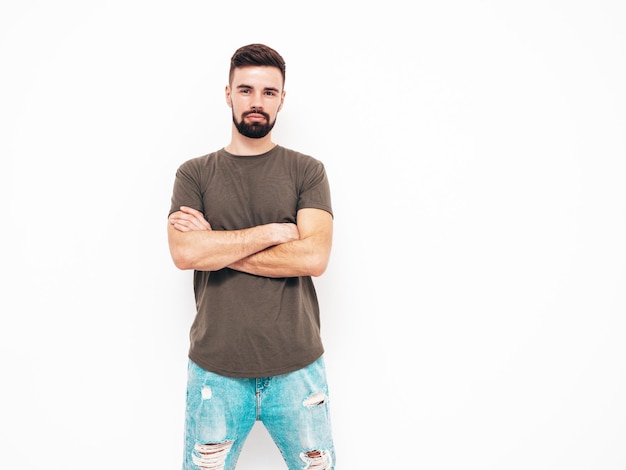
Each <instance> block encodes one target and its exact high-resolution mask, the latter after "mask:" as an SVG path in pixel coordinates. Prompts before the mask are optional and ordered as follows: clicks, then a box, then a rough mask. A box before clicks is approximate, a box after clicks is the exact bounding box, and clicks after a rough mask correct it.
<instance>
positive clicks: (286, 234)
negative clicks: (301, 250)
mask: <svg viewBox="0 0 626 470" xmlns="http://www.w3.org/2000/svg"><path fill="white" fill-rule="evenodd" d="M274 226H275V227H276V234H277V236H278V239H279V241H278V243H287V242H291V241H294V240H299V239H300V232H299V231H298V226H297V225H296V224H291V223H277V224H274Z"/></svg>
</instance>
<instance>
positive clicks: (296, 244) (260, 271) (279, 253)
mask: <svg viewBox="0 0 626 470" xmlns="http://www.w3.org/2000/svg"><path fill="white" fill-rule="evenodd" d="M320 238H321V237H310V238H306V239H304V240H295V241H291V242H288V243H283V244H280V245H275V246H272V247H270V248H267V249H265V250H263V251H259V252H257V253H254V254H251V255H249V256H247V257H245V258H242V259H240V260H238V261H236V262H234V263H231V264H230V265H229V266H228V267H229V268H232V269H235V270H237V271H243V272H246V273H248V274H255V275H257V276H265V277H297V276H321V275H322V274H323V273H324V271H325V270H326V267H327V266H328V260H329V258H330V240H321V239H320Z"/></svg>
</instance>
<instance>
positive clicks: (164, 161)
mask: <svg viewBox="0 0 626 470" xmlns="http://www.w3.org/2000/svg"><path fill="white" fill-rule="evenodd" d="M409 5H411V6H410V7H409ZM625 21H626V8H625V6H624V3H623V2H622V1H621V0H614V1H610V0H594V1H591V0H588V1H585V0H581V1H556V0H541V1H538V0H530V1H525V2H502V1H497V0H491V1H489V0H482V1H479V0H473V1H469V2H468V1H462V0H456V1H454V0H447V1H440V2H434V1H429V2H421V1H420V2H408V1H407V2H401V1H399V0H390V1H385V2H376V3H372V2H367V1H358V2H357V1H354V2H348V1H346V2H339V1H333V2H330V1H329V2H327V1H319V0H318V1H316V2H311V3H309V4H307V5H303V4H302V3H300V2H288V1H274V2H272V1H270V2H251V1H248V0H240V1H238V2H211V1H200V0H186V1H176V2H175V1H167V2H166V1H133V0H127V1H107V2H95V1H70V0H63V1H59V2H47V1H43V0H40V1H36V0H31V1H22V0H13V1H4V2H3V3H2V5H1V6H0V63H1V64H2V65H1V68H2V71H1V73H0V100H1V105H0V119H1V121H0V125H1V129H2V131H1V139H0V155H1V157H0V162H1V163H0V175H1V183H0V196H1V197H2V199H1V200H2V201H4V210H3V213H2V222H1V224H2V226H1V232H2V244H1V249H2V263H1V266H2V267H1V269H2V274H3V281H2V284H1V289H2V294H1V296H0V309H1V316H0V371H1V372H0V373H1V376H2V386H1V387H0V417H1V418H0V449H1V450H0V467H2V468H17V466H19V467H20V468H44V467H45V468H55V469H63V470H72V469H83V468H91V469H110V468H118V469H126V468H128V469H130V468H153V469H163V470H166V469H167V470H170V469H173V468H179V467H180V461H181V455H182V430H183V422H182V420H183V406H184V391H185V373H186V370H185V367H186V352H187V339H188V329H189V325H190V323H191V320H192V317H193V299H192V290H191V273H189V272H182V271H178V270H176V269H175V268H174V266H173V264H172V263H171V260H170V258H169V253H168V250H167V243H166V232H165V226H166V216H167V211H168V208H169V198H170V191H171V186H172V183H173V177H174V172H175V170H176V168H177V167H178V165H179V164H180V163H182V162H183V161H184V160H186V159H188V158H192V157H195V156H199V155H202V154H204V153H207V152H209V151H212V150H215V149H217V148H219V147H221V146H223V145H225V144H226V143H227V140H228V138H229V131H230V110H229V109H228V108H227V107H226V105H225V104H224V99H223V89H224V85H225V84H226V79H227V70H228V60H229V58H230V56H231V54H232V52H233V51H234V50H235V49H236V48H237V47H239V46H241V45H243V44H246V43H249V42H265V43H267V44H269V45H271V46H273V47H275V48H276V49H278V50H279V51H280V52H281V54H282V55H283V56H284V57H285V59H286V61H287V67H288V71H287V74H288V75H287V83H286V88H287V90H288V93H287V101H286V105H285V108H284V109H283V111H282V112H281V114H280V116H279V121H278V124H277V127H276V130H275V133H274V137H275V140H277V141H278V142H280V143H281V144H283V145H285V146H288V147H292V148H295V149H297V150H300V151H303V152H305V153H310V154H312V155H314V156H316V157H317V158H319V159H321V160H323V161H324V162H325V163H326V166H327V170H328V173H329V177H330V179H331V184H332V186H333V199H334V206H335V216H336V219H335V220H336V222H335V223H336V236H335V244H334V247H333V255H332V261H331V265H330V267H329V269H328V271H327V272H326V274H324V276H322V277H321V278H319V279H317V286H318V294H319V297H320V299H321V303H322V309H323V314H322V315H323V320H322V321H323V335H324V338H325V343H326V348H327V353H326V357H327V359H326V360H327V367H328V373H329V381H330V386H331V394H332V406H333V420H334V427H335V438H336V445H337V451H338V469H342V470H354V469H358V468H380V469H383V468H385V469H388V468H407V469H428V470H451V469H459V468H463V469H466V470H470V469H471V470H502V469H506V470H518V469H519V470H528V469H531V468H532V469H534V470H537V469H541V470H543V469H545V470H554V469H567V470H578V469H580V470H583V469H585V470H586V469H602V470H617V469H620V470H621V469H624V468H626V448H625V447H624V442H625V439H626V401H625V400H624V396H626V364H625V357H626V342H624V335H625V334H626V316H625V314H626V292H625V281H626V244H625V243H624V240H626V184H624V181H625V177H626V158H625V157H626V139H625V134H624V131H625V130H626V92H625V87H624V83H626V64H625V57H626V55H625V54H626V33H625V32H624V24H625ZM239 468H240V469H241V470H247V469H253V468H254V469H264V468H266V469H277V468H283V467H282V466H281V463H280V457H279V456H278V453H277V451H276V450H275V448H273V444H271V442H270V441H269V438H268V437H267V435H265V434H264V430H263V429H262V428H255V431H254V433H253V435H252V436H251V438H250V440H249V441H248V443H247V447H246V449H245V450H244V455H243V456H242V458H241V465H240V466H239Z"/></svg>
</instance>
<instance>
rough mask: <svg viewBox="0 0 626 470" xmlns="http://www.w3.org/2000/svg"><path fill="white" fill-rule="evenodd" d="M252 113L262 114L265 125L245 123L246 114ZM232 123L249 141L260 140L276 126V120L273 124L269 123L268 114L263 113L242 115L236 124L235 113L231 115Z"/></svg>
mask: <svg viewBox="0 0 626 470" xmlns="http://www.w3.org/2000/svg"><path fill="white" fill-rule="evenodd" d="M252 113H255V114H262V115H263V117H265V124H263V123H260V122H253V123H247V122H246V121H245V118H246V116H247V115H248V114H252ZM233 123H234V124H235V127H236V128H237V130H238V131H239V133H240V134H241V135H243V136H245V137H249V138H251V139H260V138H262V137H265V136H266V135H267V134H269V133H270V131H271V130H272V128H273V127H274V124H276V120H275V119H274V121H273V122H270V116H269V114H267V113H264V112H263V111H249V112H247V113H244V114H243V115H242V117H241V122H237V119H236V118H235V113H233Z"/></svg>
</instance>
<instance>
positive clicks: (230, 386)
mask: <svg viewBox="0 0 626 470" xmlns="http://www.w3.org/2000/svg"><path fill="white" fill-rule="evenodd" d="M256 420H259V421H261V422H262V423H263V425H264V426H265V428H266V429H267V430H268V432H269V434H270V435H271V437H272V439H273V440H274V442H275V443H276V445H277V446H278V448H279V450H280V452H281V454H282V456H283V458H284V459H285V462H286V463H287V467H288V468H289V470H300V469H316V470H334V468H335V449H334V445H333V439H332V434H331V422H330V414H329V398H328V386H327V382H326V370H325V368H324V359H323V357H320V358H319V359H318V360H317V361H315V362H314V363H312V364H310V365H309V366H307V367H304V368H302V369H300V370H297V371H295V372H291V373H288V374H283V375H277V376H272V377H262V378H233V377H224V376H221V375H218V374H214V373H212V372H207V371H205V370H204V369H202V368H200V367H199V366H198V365H197V364H195V363H194V362H193V361H191V360H190V361H189V366H188V382H187V406H186V415H185V455H184V465H183V470H198V469H203V470H206V469H210V470H222V469H223V470H234V469H235V465H236V464H237V459H238V457H239V454H240V453H241V449H242V447H243V444H244V442H245V440H246V438H247V437H248V434H249V433H250V431H251V429H252V426H253V425H254V422H255V421H256Z"/></svg>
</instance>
